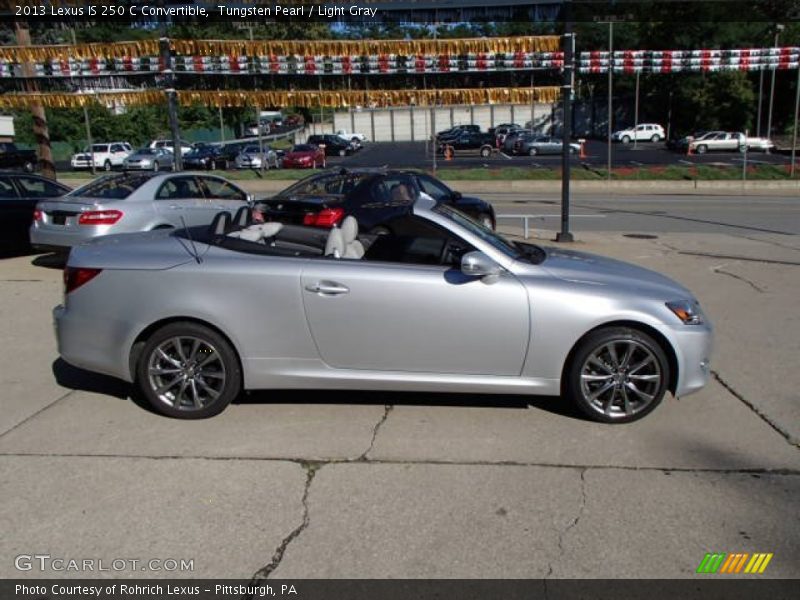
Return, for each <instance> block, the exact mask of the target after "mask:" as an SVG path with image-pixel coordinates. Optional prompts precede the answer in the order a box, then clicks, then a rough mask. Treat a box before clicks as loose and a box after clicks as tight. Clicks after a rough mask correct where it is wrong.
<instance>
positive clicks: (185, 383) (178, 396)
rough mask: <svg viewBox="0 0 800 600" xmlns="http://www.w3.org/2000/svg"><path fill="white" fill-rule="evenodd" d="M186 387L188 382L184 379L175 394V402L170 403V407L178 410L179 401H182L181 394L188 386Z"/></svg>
mask: <svg viewBox="0 0 800 600" xmlns="http://www.w3.org/2000/svg"><path fill="white" fill-rule="evenodd" d="M188 385H189V382H188V381H186V380H185V379H184V380H183V381H181V387H180V389H179V390H178V393H177V394H175V400H174V401H173V402H172V405H173V406H174V407H175V408H180V407H181V401H182V400H183V394H184V392H185V391H186V386H188Z"/></svg>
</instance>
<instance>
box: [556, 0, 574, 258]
mask: <svg viewBox="0 0 800 600" xmlns="http://www.w3.org/2000/svg"><path fill="white" fill-rule="evenodd" d="M570 4H571V3H570V2H566V3H565V4H564V10H565V17H566V19H565V22H564V36H563V37H562V38H561V39H562V48H563V51H564V83H563V84H562V86H561V105H562V113H563V121H564V123H563V126H562V127H561V231H560V232H559V233H558V234H556V241H557V242H574V241H575V238H574V237H573V236H572V234H571V233H570V231H569V176H570V172H569V168H570V160H571V157H570V146H569V142H570V137H571V133H572V91H573V88H574V85H575V34H574V33H573V32H572V21H570V19H571V18H572V11H571V8H572V7H571V6H570Z"/></svg>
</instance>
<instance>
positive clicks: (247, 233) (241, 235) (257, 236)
mask: <svg viewBox="0 0 800 600" xmlns="http://www.w3.org/2000/svg"><path fill="white" fill-rule="evenodd" d="M228 237H231V238H236V239H240V240H245V241H248V242H260V241H261V240H262V239H264V234H263V233H261V231H260V230H258V229H242V230H240V231H232V232H231V233H229V234H228Z"/></svg>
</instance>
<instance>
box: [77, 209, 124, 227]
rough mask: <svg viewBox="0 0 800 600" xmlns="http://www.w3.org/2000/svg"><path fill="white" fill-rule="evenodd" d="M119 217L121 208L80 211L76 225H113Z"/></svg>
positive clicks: (120, 216)
mask: <svg viewBox="0 0 800 600" xmlns="http://www.w3.org/2000/svg"><path fill="white" fill-rule="evenodd" d="M121 218H122V211H121V210H90V211H87V212H85V213H81V216H80V217H78V225H113V224H114V223H116V222H117V221H119V220H120V219H121Z"/></svg>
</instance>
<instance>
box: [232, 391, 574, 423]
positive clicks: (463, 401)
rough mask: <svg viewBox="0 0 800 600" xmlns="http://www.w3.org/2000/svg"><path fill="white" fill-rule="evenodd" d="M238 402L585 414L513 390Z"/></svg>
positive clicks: (256, 396) (258, 396) (268, 395)
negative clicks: (442, 407) (492, 409)
mask: <svg viewBox="0 0 800 600" xmlns="http://www.w3.org/2000/svg"><path fill="white" fill-rule="evenodd" d="M234 403H235V404H241V405H246V404H380V405H392V406H463V407H465V408H466V407H484V408H501V409H502V408H505V409H517V410H524V409H528V408H535V409H539V410H544V411H547V412H550V413H553V414H556V415H559V416H562V417H568V418H574V419H581V420H583V417H581V416H580V414H579V413H578V412H577V411H576V410H574V408H573V407H572V405H571V404H570V403H569V402H567V401H565V400H563V399H561V398H560V397H558V396H517V395H513V394H462V393H434V392H384V391H363V390H257V391H253V392H250V393H245V394H242V395H241V396H239V398H238V399H237V400H235V401H234Z"/></svg>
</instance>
